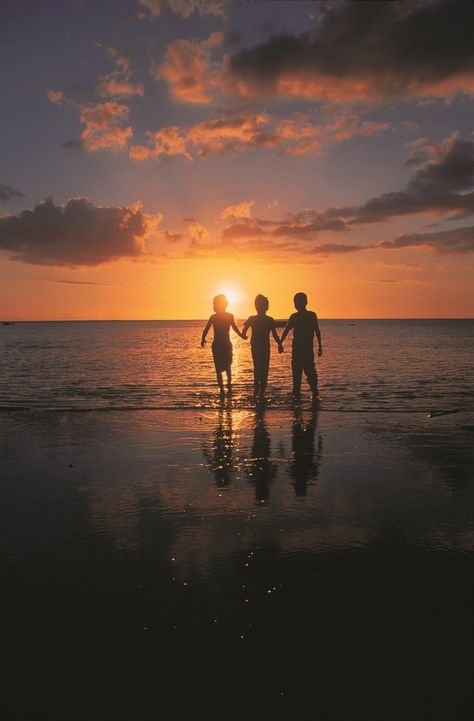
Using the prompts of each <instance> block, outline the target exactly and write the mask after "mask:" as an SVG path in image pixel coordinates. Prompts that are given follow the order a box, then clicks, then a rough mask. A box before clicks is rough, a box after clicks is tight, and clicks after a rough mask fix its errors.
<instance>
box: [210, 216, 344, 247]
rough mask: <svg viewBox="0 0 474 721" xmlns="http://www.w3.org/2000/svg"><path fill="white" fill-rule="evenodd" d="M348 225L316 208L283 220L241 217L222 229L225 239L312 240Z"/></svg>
mask: <svg viewBox="0 0 474 721" xmlns="http://www.w3.org/2000/svg"><path fill="white" fill-rule="evenodd" d="M345 230H347V226H346V224H345V223H344V221H343V220H341V219H340V218H331V217H327V216H326V215H325V214H324V213H318V212H317V211H315V210H306V211H303V212H302V213H299V214H297V215H293V216H291V215H290V216H288V217H287V218H286V219H283V220H263V219H261V218H244V217H241V218H239V222H237V223H231V224H230V225H228V226H227V227H225V228H224V230H223V231H222V238H223V239H224V240H238V239H240V238H257V237H258V238H263V237H266V238H291V239H294V240H312V239H314V238H316V237H317V236H318V235H319V234H320V233H321V232H323V231H332V232H342V231H345Z"/></svg>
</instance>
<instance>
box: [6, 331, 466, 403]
mask: <svg viewBox="0 0 474 721" xmlns="http://www.w3.org/2000/svg"><path fill="white" fill-rule="evenodd" d="M204 323H205V321H94V322H93V321H69V322H18V323H14V324H11V325H2V326H0V410H2V409H3V410H5V409H38V410H39V409H44V410H113V409H116V410H132V409H167V408H172V409H185V408H189V409H211V408H214V407H217V406H218V404H219V397H218V393H217V387H216V382H215V373H214V366H213V361H212V353H211V343H210V342H208V344H207V346H206V348H204V349H203V348H201V347H200V336H201V332H202V328H203V326H204ZM321 332H322V335H323V344H324V355H323V357H322V358H321V359H318V362H317V367H318V372H319V379H320V392H321V396H322V402H321V409H322V410H332V411H388V412H424V411H426V412H428V413H429V412H435V413H436V412H440V411H446V410H458V409H463V410H470V409H472V408H473V407H474V367H473V363H472V359H473V358H474V320H471V319H466V320H464V319H463V320H322V321H321ZM211 336H212V331H211V334H210V336H209V341H211V340H212V337H211ZM232 342H233V346H234V362H233V382H234V394H233V400H232V403H233V407H235V408H248V407H251V405H252V359H251V354H250V344H249V342H248V341H247V342H245V341H242V340H241V339H240V338H238V337H237V336H235V335H234V337H233V339H232ZM290 361H291V338H290V337H289V338H288V339H287V342H286V344H285V353H284V354H282V355H279V354H278V352H277V348H276V344H274V343H273V341H272V357H271V367H270V377H269V385H268V391H267V404H268V407H269V408H272V407H274V408H280V409H284V408H289V407H290V405H291V397H290V391H291V367H290ZM304 387H305V383H304V381H303V388H304Z"/></svg>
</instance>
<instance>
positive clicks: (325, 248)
mask: <svg viewBox="0 0 474 721" xmlns="http://www.w3.org/2000/svg"><path fill="white" fill-rule="evenodd" d="M368 247H370V246H364V245H342V244H341V243H324V244H323V245H315V246H313V247H312V248H309V249H308V250H307V251H306V253H309V254H311V255H334V254H336V255H341V254H343V253H355V252H357V251H358V250H367V249H368Z"/></svg>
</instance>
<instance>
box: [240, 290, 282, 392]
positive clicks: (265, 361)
mask: <svg viewBox="0 0 474 721" xmlns="http://www.w3.org/2000/svg"><path fill="white" fill-rule="evenodd" d="M255 309H256V311H257V315H251V316H250V318H248V320H246V321H245V324H244V327H243V328H242V338H245V339H246V338H247V336H246V333H247V331H248V329H249V328H251V329H252V337H251V339H250V345H251V347H252V358H253V377H254V395H255V398H259V399H260V400H262V399H263V396H264V393H265V389H266V387H267V381H268V368H269V366H270V333H271V334H272V335H273V338H274V339H275V342H276V343H278V350H279V351H280V353H281V352H282V351H283V348H282V345H281V341H280V338H279V337H278V334H277V332H276V325H275V321H274V320H273V318H270V316H268V315H267V310H268V298H265V296H264V295H260V294H259V295H257V297H256V298H255Z"/></svg>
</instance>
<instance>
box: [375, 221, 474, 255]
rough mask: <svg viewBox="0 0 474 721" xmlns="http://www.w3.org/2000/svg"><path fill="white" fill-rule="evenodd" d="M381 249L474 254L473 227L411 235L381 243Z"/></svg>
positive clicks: (400, 236)
mask: <svg viewBox="0 0 474 721" xmlns="http://www.w3.org/2000/svg"><path fill="white" fill-rule="evenodd" d="M379 247H381V248H388V249H399V248H430V249H431V250H435V251H436V252H438V253H444V254H453V255H462V254H465V253H474V226H473V225H471V226H467V227H464V228H455V229H453V230H442V231H439V232H438V233H411V234H403V235H399V236H398V237H397V238H395V240H391V241H385V242H384V243H381V244H380V246H379Z"/></svg>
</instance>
